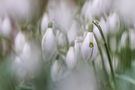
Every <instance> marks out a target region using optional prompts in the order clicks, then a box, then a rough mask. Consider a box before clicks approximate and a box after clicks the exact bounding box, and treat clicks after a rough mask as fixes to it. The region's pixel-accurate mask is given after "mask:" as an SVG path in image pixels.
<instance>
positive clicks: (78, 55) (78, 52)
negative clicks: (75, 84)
mask: <svg viewBox="0 0 135 90" xmlns="http://www.w3.org/2000/svg"><path fill="white" fill-rule="evenodd" d="M81 45H82V37H78V38H77V39H76V40H75V44H74V50H75V56H76V59H77V61H78V60H82V53H81Z"/></svg>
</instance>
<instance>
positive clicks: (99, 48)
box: [94, 34, 112, 88]
mask: <svg viewBox="0 0 135 90" xmlns="http://www.w3.org/2000/svg"><path fill="white" fill-rule="evenodd" d="M94 37H95V39H96V43H97V46H98V50H99V53H100V56H101V61H102V66H103V71H104V74H105V77H106V81H107V84H108V86H109V87H110V88H112V87H111V85H110V83H109V82H110V81H109V76H108V73H107V70H106V68H105V62H104V58H103V53H102V50H101V47H100V44H99V41H98V39H97V36H96V35H95V34H94Z"/></svg>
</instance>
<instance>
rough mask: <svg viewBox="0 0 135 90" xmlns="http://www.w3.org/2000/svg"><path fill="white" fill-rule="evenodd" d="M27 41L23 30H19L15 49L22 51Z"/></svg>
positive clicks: (18, 51)
mask: <svg viewBox="0 0 135 90" xmlns="http://www.w3.org/2000/svg"><path fill="white" fill-rule="evenodd" d="M25 43H26V40H25V36H24V34H23V33H22V32H19V33H18V34H17V36H16V37H15V51H16V52H17V53H21V52H22V50H23V48H24V45H25Z"/></svg>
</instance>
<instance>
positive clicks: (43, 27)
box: [41, 13, 49, 36]
mask: <svg viewBox="0 0 135 90" xmlns="http://www.w3.org/2000/svg"><path fill="white" fill-rule="evenodd" d="M48 24H49V16H48V13H44V15H43V17H42V20H41V34H42V36H43V35H44V34H45V32H46V29H47V28H48Z"/></svg>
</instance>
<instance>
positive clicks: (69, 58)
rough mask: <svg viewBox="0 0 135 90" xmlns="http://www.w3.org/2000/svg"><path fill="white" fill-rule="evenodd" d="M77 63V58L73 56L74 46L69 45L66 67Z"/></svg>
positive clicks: (71, 66) (72, 66)
mask: <svg viewBox="0 0 135 90" xmlns="http://www.w3.org/2000/svg"><path fill="white" fill-rule="evenodd" d="M76 63H77V59H76V56H75V50H74V47H70V48H69V50H68V52H67V56H66V64H67V66H68V68H70V69H73V68H74V67H75V65H76Z"/></svg>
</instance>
